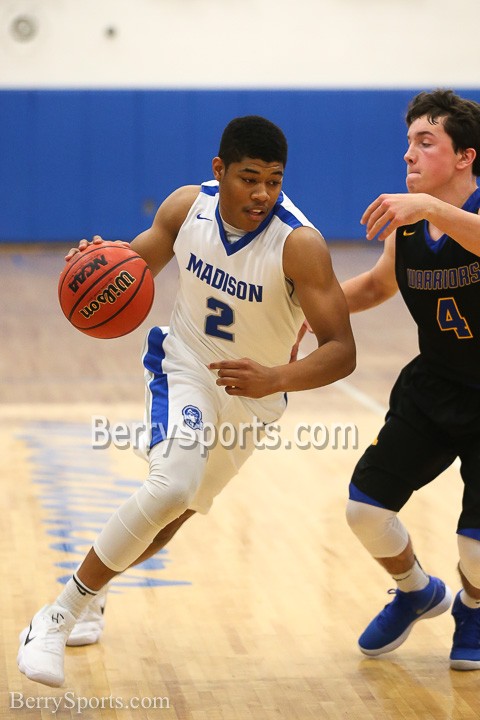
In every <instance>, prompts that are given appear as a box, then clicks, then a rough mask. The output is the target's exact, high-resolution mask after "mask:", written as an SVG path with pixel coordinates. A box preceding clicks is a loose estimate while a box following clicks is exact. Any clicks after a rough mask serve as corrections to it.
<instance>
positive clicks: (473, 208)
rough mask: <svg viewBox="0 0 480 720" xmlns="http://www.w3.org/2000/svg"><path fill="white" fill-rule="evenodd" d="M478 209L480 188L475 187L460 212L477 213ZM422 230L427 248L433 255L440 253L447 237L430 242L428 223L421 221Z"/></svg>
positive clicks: (443, 236)
mask: <svg viewBox="0 0 480 720" xmlns="http://www.w3.org/2000/svg"><path fill="white" fill-rule="evenodd" d="M479 207H480V188H478V187H477V189H476V190H475V191H474V192H473V193H472V194H471V195H470V197H469V198H468V200H467V201H466V203H465V204H464V205H462V210H465V211H466V212H477V210H478V209H479ZM423 228H424V234H425V240H426V242H427V245H428V247H429V248H430V250H431V251H432V252H434V253H438V252H440V250H441V249H442V248H443V246H444V245H445V243H446V242H447V240H448V238H449V236H448V235H445V234H443V235H442V236H441V237H440V238H439V239H438V240H432V236H431V235H430V233H429V232H428V221H427V220H424V221H423Z"/></svg>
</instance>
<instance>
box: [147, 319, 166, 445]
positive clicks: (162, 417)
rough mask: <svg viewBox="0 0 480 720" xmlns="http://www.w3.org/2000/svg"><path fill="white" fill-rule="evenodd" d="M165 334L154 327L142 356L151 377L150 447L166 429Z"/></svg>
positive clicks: (161, 436)
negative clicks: (163, 365) (163, 364)
mask: <svg viewBox="0 0 480 720" xmlns="http://www.w3.org/2000/svg"><path fill="white" fill-rule="evenodd" d="M166 337H167V334H166V333H164V332H163V331H162V330H160V328H159V327H154V328H152V329H151V330H150V332H149V333H148V338H147V352H146V353H145V355H144V358H143V365H144V367H145V369H146V370H148V371H149V372H151V373H152V375H153V379H152V380H150V382H149V384H148V386H149V388H150V392H151V393H152V407H151V416H150V423H151V435H150V448H152V447H153V446H154V445H157V443H159V442H162V440H165V438H166V436H167V429H168V377H167V375H166V374H165V373H164V372H163V367H162V363H163V360H164V359H165V350H164V349H163V343H164V341H165V338H166Z"/></svg>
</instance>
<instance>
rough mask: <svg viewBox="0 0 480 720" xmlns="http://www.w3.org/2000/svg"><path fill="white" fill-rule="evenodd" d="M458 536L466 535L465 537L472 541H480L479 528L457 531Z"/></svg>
mask: <svg viewBox="0 0 480 720" xmlns="http://www.w3.org/2000/svg"><path fill="white" fill-rule="evenodd" d="M457 535H464V536H465V537H469V538H472V540H480V530H478V529H477V528H462V529H461V530H457Z"/></svg>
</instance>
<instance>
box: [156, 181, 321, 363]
mask: <svg viewBox="0 0 480 720" xmlns="http://www.w3.org/2000/svg"><path fill="white" fill-rule="evenodd" d="M301 226H309V227H313V225H312V223H310V222H309V221H308V220H307V218H306V217H305V216H304V215H303V213H301V212H300V211H299V210H298V209H297V208H296V207H295V205H293V203H292V202H291V201H290V200H289V199H288V198H287V197H286V195H285V194H284V193H281V194H280V196H279V199H278V201H277V203H276V205H275V207H274V209H273V211H272V213H271V214H270V215H269V216H268V217H267V218H265V220H264V221H263V222H262V223H261V225H260V226H259V227H258V228H257V230H255V231H254V232H249V233H247V234H245V235H243V237H241V238H240V239H239V240H237V241H236V242H233V243H229V242H228V240H227V237H226V233H225V229H224V227H223V224H222V220H221V218H220V211H219V206H218V182H217V181H215V180H213V181H210V182H206V183H204V184H203V185H202V186H201V189H200V192H199V194H198V196H197V198H196V200H195V201H194V203H193V205H192V207H191V208H190V211H189V213H188V215H187V217H186V219H185V222H184V223H183V225H182V227H181V228H180V231H179V233H178V236H177V239H176V241H175V245H174V251H175V255H176V258H177V261H178V265H179V269H180V286H179V292H178V295H177V299H176V303H175V307H174V310H173V315H172V319H171V324H170V331H171V333H172V334H173V335H175V336H176V337H177V338H178V339H179V340H180V341H181V342H182V343H184V344H185V345H186V346H187V348H188V349H189V351H190V352H191V353H193V354H194V355H196V356H197V358H198V359H199V360H200V361H201V362H202V363H205V364H207V363H210V362H214V361H215V360H223V359H232V358H234V359H238V358H241V357H249V358H252V359H253V360H256V361H257V362H259V363H261V364H262V365H266V366H269V367H271V366H274V365H282V364H285V363H288V361H289V357H290V351H291V348H292V345H293V344H294V343H295V341H296V338H297V333H298V330H299V328H300V326H301V324H302V322H303V317H304V316H303V313H302V310H301V308H300V306H299V303H298V300H297V298H296V295H295V293H294V292H293V289H292V286H291V283H289V282H288V281H287V280H286V278H285V276H284V272H283V267H282V257H283V246H284V243H285V240H286V238H287V237H288V235H289V234H290V233H291V232H292V230H294V229H295V228H297V227H301Z"/></svg>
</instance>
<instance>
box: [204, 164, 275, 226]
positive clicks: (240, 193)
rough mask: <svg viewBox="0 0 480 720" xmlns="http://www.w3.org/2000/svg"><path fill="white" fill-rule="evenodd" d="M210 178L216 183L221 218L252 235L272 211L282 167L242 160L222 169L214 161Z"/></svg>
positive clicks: (223, 166) (222, 166) (221, 165)
mask: <svg viewBox="0 0 480 720" xmlns="http://www.w3.org/2000/svg"><path fill="white" fill-rule="evenodd" d="M212 168H213V174H214V177H215V179H216V180H218V181H219V188H220V190H219V198H220V199H219V203H220V213H221V215H222V218H223V219H224V220H225V222H226V223H228V224H229V225H233V226H234V227H236V228H239V229H240V230H245V232H253V231H254V230H256V229H257V228H258V226H259V225H260V223H261V222H263V220H264V219H265V218H266V217H267V215H268V214H269V213H270V212H271V211H272V209H273V207H274V205H275V203H276V202H277V200H278V196H279V195H280V191H281V189H282V180H283V172H284V167H283V165H282V163H279V162H271V163H270V162H268V163H267V162H265V161H264V160H258V159H255V158H244V159H243V160H242V161H241V162H237V163H231V165H229V166H228V168H225V165H224V163H223V161H222V160H221V159H220V158H219V157H216V158H214V159H213V162H212Z"/></svg>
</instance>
